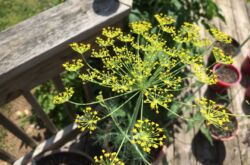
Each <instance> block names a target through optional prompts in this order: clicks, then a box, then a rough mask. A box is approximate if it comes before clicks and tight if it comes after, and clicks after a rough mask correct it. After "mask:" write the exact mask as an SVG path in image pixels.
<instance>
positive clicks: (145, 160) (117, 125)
mask: <svg viewBox="0 0 250 165" xmlns="http://www.w3.org/2000/svg"><path fill="white" fill-rule="evenodd" d="M111 117H112V116H111ZM112 119H113V121H114V123H115V125H116V127H117V128H118V129H119V131H120V132H121V133H122V134H123V135H124V137H125V138H126V139H127V140H128V141H129V142H130V143H131V144H132V145H133V146H134V147H135V149H136V151H137V152H138V153H139V155H140V156H141V158H142V159H143V161H144V162H145V163H147V164H148V165H151V163H149V162H148V161H147V159H146V158H145V157H144V156H143V155H142V153H141V151H140V150H139V149H138V147H137V145H136V144H133V143H132V142H131V140H130V139H129V137H128V136H127V134H126V133H125V132H124V131H123V130H122V129H121V127H120V126H119V124H118V123H117V122H116V120H115V119H114V118H113V117H112Z"/></svg>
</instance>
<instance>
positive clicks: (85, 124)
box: [75, 107, 100, 134]
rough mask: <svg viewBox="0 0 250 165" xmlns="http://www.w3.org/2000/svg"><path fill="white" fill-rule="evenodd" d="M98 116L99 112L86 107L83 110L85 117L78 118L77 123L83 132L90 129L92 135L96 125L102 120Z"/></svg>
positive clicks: (78, 116)
mask: <svg viewBox="0 0 250 165" xmlns="http://www.w3.org/2000/svg"><path fill="white" fill-rule="evenodd" d="M97 114H98V113H97V111H94V110H93V109H92V108H91V107H86V108H85V109H84V110H83V115H77V116H76V119H75V123H76V124H77V126H78V128H80V129H81V131H84V130H85V129H86V128H88V129H89V132H90V134H91V133H92V132H93V131H94V130H95V129H96V124H97V122H98V121H99V120H100V117H98V116H97Z"/></svg>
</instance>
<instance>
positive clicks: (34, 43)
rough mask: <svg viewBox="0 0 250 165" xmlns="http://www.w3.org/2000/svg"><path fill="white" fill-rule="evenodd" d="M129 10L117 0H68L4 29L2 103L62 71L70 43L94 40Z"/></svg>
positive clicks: (0, 60) (0, 55)
mask: <svg viewBox="0 0 250 165" xmlns="http://www.w3.org/2000/svg"><path fill="white" fill-rule="evenodd" d="M129 10H130V8H129V7H128V6H127V5H124V4H122V3H119V2H117V1H115V0H68V1H66V2H64V3H62V4H60V5H58V6H56V7H54V8H51V9H49V10H47V11H45V12H43V13H41V14H38V15H37V16H34V17H32V18H31V19H28V20H26V21H24V22H22V23H20V24H18V25H16V26H14V27H12V28H10V29H7V30H5V31H3V32H0V105H1V104H3V103H5V102H7V101H9V100H11V99H13V98H15V97H17V96H19V95H20V94H21V93H22V92H21V90H30V89H31V88H33V87H35V86H37V85H39V84H41V83H42V82H45V81H47V80H48V79H51V78H52V77H54V76H55V75H57V74H59V73H60V72H62V68H61V64H62V63H63V62H64V61H65V60H67V59H69V58H72V57H69V55H71V54H73V52H72V51H71V50H70V48H69V46H68V45H69V43H71V42H73V41H76V42H78V41H86V40H93V36H94V35H96V34H97V33H98V32H99V31H100V30H101V29H102V28H103V27H105V26H111V25H113V24H115V23H117V22H119V21H121V20H122V19H123V18H124V17H125V16H127V15H128V13H129Z"/></svg>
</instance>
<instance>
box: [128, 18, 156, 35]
mask: <svg viewBox="0 0 250 165" xmlns="http://www.w3.org/2000/svg"><path fill="white" fill-rule="evenodd" d="M130 28H131V30H132V32H133V33H136V34H143V33H144V32H147V31H149V29H151V28H152V25H151V23H150V22H148V21H137V22H132V23H130Z"/></svg>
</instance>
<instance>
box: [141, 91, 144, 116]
mask: <svg viewBox="0 0 250 165" xmlns="http://www.w3.org/2000/svg"><path fill="white" fill-rule="evenodd" d="M143 110H144V109H143V96H142V100H141V120H142V119H143Z"/></svg>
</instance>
